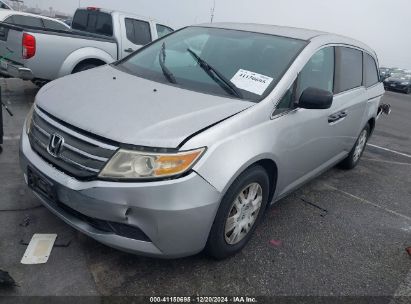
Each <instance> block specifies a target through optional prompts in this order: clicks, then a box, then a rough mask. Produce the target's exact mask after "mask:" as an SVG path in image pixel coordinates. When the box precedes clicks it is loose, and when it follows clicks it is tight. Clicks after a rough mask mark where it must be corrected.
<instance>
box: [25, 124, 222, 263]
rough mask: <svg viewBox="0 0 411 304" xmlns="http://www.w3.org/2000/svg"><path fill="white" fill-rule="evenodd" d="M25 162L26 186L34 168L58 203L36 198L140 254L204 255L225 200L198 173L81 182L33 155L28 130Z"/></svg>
mask: <svg viewBox="0 0 411 304" xmlns="http://www.w3.org/2000/svg"><path fill="white" fill-rule="evenodd" d="M20 164H21V168H22V170H23V172H24V175H25V178H26V182H27V168H28V166H30V167H32V168H33V169H36V170H38V171H39V172H40V173H41V174H42V175H43V176H45V177H47V179H48V180H50V181H51V182H52V183H53V184H54V188H55V192H56V196H57V201H51V200H50V199H47V198H46V197H44V196H43V195H41V194H39V193H35V194H36V195H37V196H38V197H39V198H40V199H41V201H42V202H43V204H44V205H45V206H46V207H47V208H48V209H49V210H50V211H52V212H53V213H54V214H55V215H57V216H58V217H60V218H61V219H62V220H64V221H65V222H66V223H67V224H69V225H71V226H73V227H74V228H76V229H77V230H79V231H81V232H83V233H84V234H86V235H88V236H90V237H92V238H94V239H95V240H97V241H99V242H101V243H104V244H106V245H108V246H111V247H114V248H117V249H120V250H123V251H128V252H132V253H137V254H141V255H147V256H155V257H164V258H176V257H183V256H188V255H192V254H196V253H198V252H200V251H201V250H202V249H203V248H204V246H205V244H206V242H207V238H208V234H209V231H210V229H211V225H212V223H213V221H214V217H215V214H216V212H217V209H218V206H219V202H220V199H221V197H220V196H221V194H220V193H219V192H218V191H217V190H216V189H215V188H214V187H212V186H211V185H210V184H209V183H208V182H206V181H205V180H204V179H203V178H202V177H200V176H199V175H198V174H196V173H195V172H192V173H191V174H189V175H188V176H185V177H183V178H179V179H175V180H169V181H158V182H150V183H120V182H107V181H97V180H96V181H88V182H81V181H78V180H76V179H74V178H72V177H70V176H67V175H66V174H64V173H62V172H60V171H59V170H57V169H55V168H54V167H52V166H51V165H50V164H49V163H47V162H46V161H44V160H43V159H42V158H41V157H40V156H39V155H38V154H37V153H36V152H34V151H33V150H32V149H31V146H30V143H29V140H28V137H27V135H26V133H25V131H23V134H22V137H21V143H20ZM66 207H68V208H66ZM70 210H72V211H73V212H71V211H70ZM85 218H87V219H89V218H91V219H96V220H99V221H108V222H109V223H120V224H124V225H127V226H129V227H136V228H137V229H139V230H141V231H142V232H143V233H144V234H145V235H146V236H147V237H148V239H146V240H139V239H134V238H128V237H124V236H121V235H118V234H116V233H113V232H111V233H110V232H107V231H104V230H100V229H99V228H98V227H97V228H96V225H93V224H90V221H88V220H85Z"/></svg>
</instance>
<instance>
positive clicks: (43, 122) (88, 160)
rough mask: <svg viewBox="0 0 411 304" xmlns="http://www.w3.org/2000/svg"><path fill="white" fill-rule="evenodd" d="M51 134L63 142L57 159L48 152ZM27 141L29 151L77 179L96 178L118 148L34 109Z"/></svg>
mask: <svg viewBox="0 0 411 304" xmlns="http://www.w3.org/2000/svg"><path fill="white" fill-rule="evenodd" d="M53 135H58V136H60V137H61V138H63V139H64V143H63V144H62V146H61V149H60V151H59V153H58V154H57V156H53V155H52V154H50V153H49V152H48V147H49V144H50V140H51V137H52V136H53ZM29 139H30V144H31V147H32V149H33V150H34V151H35V152H37V154H39V155H40V156H41V157H42V158H43V159H44V160H46V161H47V162H49V163H50V164H52V165H53V166H55V167H56V168H58V169H60V170H61V171H63V172H65V173H67V174H68V175H70V176H72V177H75V178H77V179H80V180H90V179H93V178H95V177H97V175H98V174H99V173H100V171H101V170H102V169H103V168H104V166H105V164H106V163H107V161H108V160H109V159H110V158H111V157H112V156H113V155H114V153H115V152H116V150H117V149H118V147H116V146H113V145H112V144H111V143H110V144H108V143H105V142H103V141H101V139H98V140H97V139H94V138H91V137H89V136H85V135H83V134H81V133H79V132H77V131H74V128H70V126H67V125H62V124H61V123H59V122H57V121H56V120H55V119H53V118H52V117H51V116H50V115H48V114H47V113H45V112H44V111H42V110H40V109H38V108H37V107H36V108H35V111H34V113H33V120H32V124H31V129H30V134H29Z"/></svg>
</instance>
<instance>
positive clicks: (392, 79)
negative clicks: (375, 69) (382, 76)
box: [387, 77, 411, 83]
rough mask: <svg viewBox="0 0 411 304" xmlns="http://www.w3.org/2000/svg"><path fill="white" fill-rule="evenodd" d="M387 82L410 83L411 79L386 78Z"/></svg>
mask: <svg viewBox="0 0 411 304" xmlns="http://www.w3.org/2000/svg"><path fill="white" fill-rule="evenodd" d="M387 81H388V82H398V83H401V82H411V78H409V77H389V78H387Z"/></svg>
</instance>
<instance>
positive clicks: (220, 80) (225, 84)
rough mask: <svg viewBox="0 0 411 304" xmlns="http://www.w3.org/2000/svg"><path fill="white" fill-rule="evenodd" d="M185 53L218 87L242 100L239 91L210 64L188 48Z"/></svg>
mask: <svg viewBox="0 0 411 304" xmlns="http://www.w3.org/2000/svg"><path fill="white" fill-rule="evenodd" d="M187 51H188V52H189V53H190V54H191V56H193V57H194V59H195V60H196V61H197V62H198V64H199V65H200V67H201V68H202V69H203V70H204V71H205V72H206V73H207V74H208V76H210V77H211V78H212V79H213V80H214V81H215V82H216V83H217V84H219V85H220V87H222V88H223V89H224V90H225V91H226V92H227V93H228V94H230V95H236V96H237V97H239V98H241V99H242V98H243V94H241V92H240V90H239V89H238V88H237V87H236V86H235V85H234V83H232V82H231V81H230V80H228V79H227V78H226V77H225V76H224V75H223V74H221V73H220V72H219V71H218V70H216V69H215V68H213V67H212V66H211V65H210V64H208V63H207V62H206V61H205V60H204V59H202V58H201V57H200V56H198V55H197V54H196V53H194V51H192V50H191V49H190V48H188V49H187Z"/></svg>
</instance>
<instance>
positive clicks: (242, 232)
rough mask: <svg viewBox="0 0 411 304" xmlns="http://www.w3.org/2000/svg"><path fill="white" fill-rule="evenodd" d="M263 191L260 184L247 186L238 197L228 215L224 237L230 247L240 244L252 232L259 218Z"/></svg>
mask: <svg viewBox="0 0 411 304" xmlns="http://www.w3.org/2000/svg"><path fill="white" fill-rule="evenodd" d="M262 201H263V190H262V188H261V186H260V185H259V184H258V183H252V184H250V185H248V186H246V187H245V188H244V189H243V190H242V191H241V192H240V193H239V194H238V195H237V197H236V199H235V200H234V202H233V203H232V205H231V208H230V212H229V214H228V217H227V220H226V223H225V229H224V237H225V241H226V242H227V244H229V245H235V244H238V243H239V242H240V241H241V240H243V239H244V238H245V237H246V235H247V234H248V233H249V232H250V230H251V229H252V227H253V226H254V224H255V221H256V220H257V218H258V214H259V212H260V209H261V203H262Z"/></svg>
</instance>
